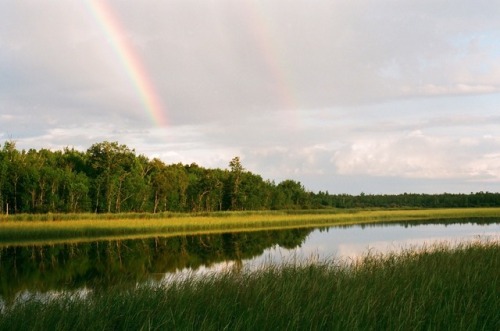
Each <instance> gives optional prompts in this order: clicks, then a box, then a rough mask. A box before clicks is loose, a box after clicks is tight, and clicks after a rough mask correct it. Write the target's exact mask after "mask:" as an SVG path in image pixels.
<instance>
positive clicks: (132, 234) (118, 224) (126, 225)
mask: <svg viewBox="0 0 500 331" xmlns="http://www.w3.org/2000/svg"><path fill="white" fill-rule="evenodd" d="M89 217H91V215H89ZM132 217H133V218H132ZM497 217H498V218H500V208H460V209H423V210H360V211H346V212H339V211H338V210H333V211H332V213H325V212H324V211H322V212H321V213H318V212H315V211H311V212H310V213H306V212H303V211H302V212H301V213H297V214H294V213H284V212H255V213H252V212H244V213H226V214H224V213H222V214H221V213H216V214H207V216H196V215H188V216H185V215H182V216H174V217H171V216H169V217H168V218H143V219H138V218H137V215H135V214H134V215H131V218H127V215H126V214H125V215H124V216H123V218H122V219H102V215H99V219H92V218H88V219H83V220H65V221H37V220H33V221H17V220H10V219H9V217H6V216H3V217H2V218H0V244H3V245H8V244H13V243H16V244H32V243H56V242H82V241H90V240H101V239H126V238H145V237H152V236H172V235H179V234H198V233H221V232H229V231H230V232H240V231H258V230H270V229H279V228H298V227H317V226H330V225H331V226H334V225H347V224H362V223H373V222H390V221H411V220H429V219H464V218H497ZM34 219H36V216H35V217H34Z"/></svg>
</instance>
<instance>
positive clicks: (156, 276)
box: [0, 219, 500, 306]
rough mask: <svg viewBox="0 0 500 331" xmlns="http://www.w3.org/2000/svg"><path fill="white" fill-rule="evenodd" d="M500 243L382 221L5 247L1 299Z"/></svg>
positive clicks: (438, 227)
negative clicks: (435, 246)
mask: <svg viewBox="0 0 500 331" xmlns="http://www.w3.org/2000/svg"><path fill="white" fill-rule="evenodd" d="M477 238H482V239H486V240H496V241H499V240H500V220H499V219H495V220H487V221H485V220H484V219H481V220H480V222H477V220H471V219H469V220H462V221H457V222H454V223H453V224H452V223H449V221H448V222H447V223H446V224H445V223H443V222H442V221H439V220H436V221H432V222H425V223H424V222H422V223H416V222H400V223H394V222H391V223H386V224H382V223H376V224H363V225H354V226H337V227H329V228H318V229H293V230H279V231H260V232H248V233H226V234H210V235H197V236H180V237H169V238H152V239H141V240H123V241H101V242H93V243H82V244H58V245H45V246H28V247H26V246H25V247H19V246H7V247H3V248H0V302H1V300H2V299H3V300H5V301H6V302H12V300H14V298H15V297H16V296H18V297H20V296H21V297H22V295H28V294H30V293H46V294H47V295H49V296H50V295H51V294H50V293H57V292H58V291H73V290H75V291H82V290H83V291H99V290H100V289H103V288H107V287H109V286H116V284H120V286H123V287H124V288H125V287H130V286H136V285H137V284H140V283H144V282H159V281H160V282H161V281H165V279H168V276H167V277H166V275H172V274H176V275H179V274H180V275H181V276H182V275H188V274H189V275H204V274H206V273H211V272H219V271H221V270H228V269H231V270H235V269H236V270H241V269H243V268H245V269H250V270H251V269H254V268H258V267H260V266H261V265H262V264H269V263H282V261H283V260H285V261H290V260H293V259H294V258H299V259H304V258H305V259H308V258H311V257H315V258H316V259H329V258H332V257H335V258H348V259H354V258H356V257H358V256H361V255H363V254H366V252H367V251H368V250H371V251H372V252H386V251H393V250H398V249H400V248H402V247H403V248H408V247H411V246H419V245H422V244H427V245H430V244H432V243H434V242H439V241H443V240H445V241H447V242H451V243H453V242H461V241H464V240H476V239H477ZM0 306H1V305H0Z"/></svg>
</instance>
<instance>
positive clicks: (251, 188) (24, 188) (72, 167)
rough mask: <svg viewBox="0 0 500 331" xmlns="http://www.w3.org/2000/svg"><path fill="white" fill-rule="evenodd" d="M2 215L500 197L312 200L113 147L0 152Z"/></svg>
mask: <svg viewBox="0 0 500 331" xmlns="http://www.w3.org/2000/svg"><path fill="white" fill-rule="evenodd" d="M0 147H1V148H0V213H1V214H6V213H47V212H54V213H55V212H71V213H78V212H93V213H119V212H150V213H158V212H166V211H172V212H202V211H204V212H205V211H208V212H210V211H226V210H276V209H310V208H315V209H316V208H401V207H409V208H446V207H485V206H500V194H499V193H490V192H478V193H471V194H448V193H444V194H435V195H430V194H407V193H404V194H399V195H366V194H363V193H362V194H360V195H357V196H354V195H348V194H329V193H328V192H327V191H326V192H322V191H320V192H318V193H313V192H310V191H307V190H306V189H305V188H304V186H303V185H302V184H301V183H300V182H298V181H294V180H290V179H287V180H284V181H282V182H280V183H278V184H276V183H275V182H274V181H270V180H264V179H263V178H262V177H261V176H260V175H258V174H254V173H252V172H250V171H248V170H246V169H245V168H244V167H243V165H242V163H241V161H240V159H239V157H234V158H233V159H232V160H231V161H230V162H229V164H228V169H207V168H204V167H201V166H199V165H197V164H196V163H192V164H189V165H183V164H181V163H177V164H165V163H164V162H163V161H161V160H159V159H157V158H153V159H149V158H147V157H146V156H144V155H137V154H136V153H135V151H134V150H133V149H130V148H129V147H127V146H126V145H121V144H119V143H118V142H108V141H104V142H100V143H96V144H93V145H92V146H91V147H90V148H89V149H87V150H86V151H79V150H75V149H74V148H65V149H63V150H59V151H52V150H48V149H40V150H35V149H29V150H18V149H17V148H16V144H15V142H13V141H7V142H5V143H4V144H3V146H0Z"/></svg>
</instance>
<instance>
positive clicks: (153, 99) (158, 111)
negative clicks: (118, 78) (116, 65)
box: [88, 0, 168, 126]
mask: <svg viewBox="0 0 500 331" xmlns="http://www.w3.org/2000/svg"><path fill="white" fill-rule="evenodd" d="M88 4H89V8H90V11H91V12H92V15H93V16H94V17H95V19H96V21H97V22H98V23H99V25H100V26H101V28H102V30H103V31H104V33H105V35H106V38H107V39H108V40H109V42H110V44H111V45H112V47H113V49H114V51H115V53H116V55H117V57H118V58H119V60H120V62H121V64H122V65H123V67H124V68H125V71H126V72H127V75H128V76H129V78H130V81H131V82H132V84H133V85H134V88H135V90H136V92H137V94H138V96H139V97H140V99H141V102H142V103H143V105H144V107H145V108H146V110H147V111H148V113H149V115H150V116H151V119H152V120H153V122H154V123H155V124H157V125H159V126H166V125H167V124H168V122H167V118H166V115H165V113H166V109H165V107H164V105H163V104H162V102H161V100H160V98H159V96H158V94H157V92H156V90H155V88H154V85H153V84H152V82H151V79H150V78H149V75H148V72H147V70H146V69H145V68H144V65H143V63H142V61H141V59H140V57H139V56H138V54H137V53H136V51H135V49H134V47H133V46H132V45H130V43H129V42H128V41H127V38H126V36H125V35H126V33H125V29H124V28H123V27H122V25H121V24H120V21H119V20H118V19H117V17H116V16H115V15H114V14H113V11H112V9H111V7H110V6H109V5H107V4H106V2H105V1H97V0H90V1H89V2H88Z"/></svg>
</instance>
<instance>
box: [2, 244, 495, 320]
mask: <svg viewBox="0 0 500 331" xmlns="http://www.w3.org/2000/svg"><path fill="white" fill-rule="evenodd" d="M499 270H500V245H499V243H486V244H484V243H483V244H479V243H473V244H464V245H462V246H459V247H457V248H450V247H449V246H443V245H442V246H436V247H432V248H427V249H422V250H420V251H414V250H407V251H404V252H402V253H398V254H393V255H388V256H369V255H368V256H366V257H365V258H364V259H363V260H362V261H357V262H346V261H335V260H333V261H329V262H324V263H319V264H318V263H307V262H306V263H302V264H293V263H290V264H288V265H285V266H283V267H272V266H271V267H263V268H262V269H261V270H259V271H255V272H251V273H246V272H235V271H233V272H227V273H223V274H219V275H214V276H208V277H206V278H203V279H192V278H191V279H185V280H182V281H179V282H168V283H165V284H163V285H160V286H158V285H156V286H151V285H150V286H139V287H136V288H133V289H128V290H123V289H119V288H116V289H109V290H106V291H104V292H100V293H90V294H89V295H88V296H87V297H86V298H85V299H82V298H81V297H78V296H77V295H71V294H61V295H58V296H56V297H54V298H53V299H52V300H51V301H49V302H41V301H40V300H39V299H37V298H36V297H31V298H28V299H27V300H26V301H24V302H23V303H19V304H17V305H14V306H12V307H10V308H5V309H4V310H3V312H2V313H0V329H1V330H500V314H499V313H498V312H499V311H500V273H499V272H498V271H499Z"/></svg>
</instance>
